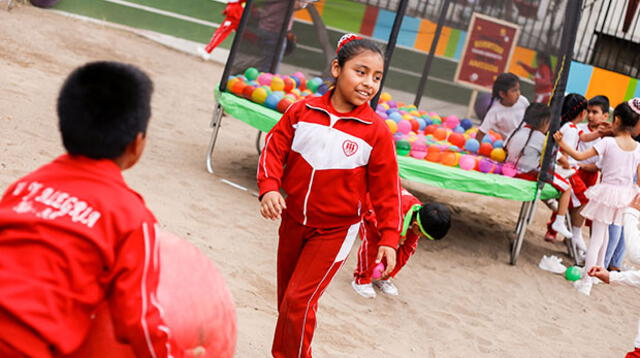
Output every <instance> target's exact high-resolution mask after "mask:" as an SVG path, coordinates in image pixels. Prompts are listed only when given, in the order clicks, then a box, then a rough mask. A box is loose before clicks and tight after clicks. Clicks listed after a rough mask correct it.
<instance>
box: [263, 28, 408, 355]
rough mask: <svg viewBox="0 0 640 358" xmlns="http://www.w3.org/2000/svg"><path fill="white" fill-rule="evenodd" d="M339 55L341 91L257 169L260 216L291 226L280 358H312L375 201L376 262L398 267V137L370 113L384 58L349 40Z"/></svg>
mask: <svg viewBox="0 0 640 358" xmlns="http://www.w3.org/2000/svg"><path fill="white" fill-rule="evenodd" d="M337 54H338V56H337V58H336V59H334V60H333V62H332V67H331V72H332V74H333V76H334V77H335V78H336V82H335V88H333V89H332V90H331V91H329V92H327V93H326V94H325V95H323V96H322V97H312V98H307V99H305V100H303V101H300V102H297V103H295V104H293V105H292V106H291V107H290V108H289V109H288V110H287V111H286V112H285V114H284V116H283V117H282V119H280V121H279V122H278V124H276V125H275V127H273V129H272V130H271V131H270V132H269V134H268V135H267V137H266V138H265V147H264V150H263V152H262V155H261V157H260V162H259V166H258V186H259V188H260V199H261V207H260V212H261V214H262V215H263V216H264V217H265V218H269V219H272V220H276V219H278V218H282V222H281V224H280V230H279V236H280V240H279V245H278V270H277V271H278V272H277V275H278V322H277V325H276V331H275V337H274V340H273V347H272V353H273V356H274V357H277V358H294V357H295V358H299V357H311V339H312V337H313V332H314V329H315V325H316V311H317V309H318V307H317V305H318V299H319V298H320V296H321V295H322V293H323V292H324V290H325V289H326V288H327V286H328V284H329V282H331V279H332V278H333V276H334V275H335V274H336V272H337V271H338V269H339V268H340V267H341V266H342V265H343V264H344V261H345V259H346V258H347V255H348V253H349V251H350V250H351V246H352V245H353V242H354V240H355V238H356V236H357V234H358V231H359V227H360V220H361V218H362V214H363V213H364V205H365V200H366V195H367V193H371V197H372V198H374V199H373V202H372V204H373V207H374V209H375V211H376V213H377V214H378V220H379V223H378V228H379V230H380V233H381V240H380V247H379V249H378V255H377V260H378V261H380V260H382V259H383V258H384V259H385V260H386V262H387V269H386V271H385V273H384V275H385V276H388V274H389V273H390V272H391V271H392V270H393V268H394V266H395V248H396V247H397V245H398V240H399V236H398V231H399V229H400V196H399V179H398V166H397V162H396V159H395V150H394V146H393V140H392V137H391V134H390V132H389V129H388V128H387V127H386V124H385V123H384V121H383V120H382V119H381V118H380V117H378V116H377V115H376V114H375V112H374V111H373V109H371V107H370V106H369V100H370V99H371V98H372V97H373V96H374V95H375V94H376V93H377V92H378V90H379V88H380V81H381V79H382V73H383V66H384V60H383V58H384V57H383V54H382V52H381V51H380V49H379V48H378V47H377V46H376V45H375V43H373V42H372V41H369V40H365V39H362V38H360V37H358V36H356V35H353V34H350V35H345V36H343V38H341V39H340V42H339V43H338V50H337ZM280 189H283V190H284V191H285V192H286V200H285V199H284V198H283V197H282V195H281V194H280V192H279V190H280Z"/></svg>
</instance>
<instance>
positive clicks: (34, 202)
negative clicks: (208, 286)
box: [0, 62, 184, 358]
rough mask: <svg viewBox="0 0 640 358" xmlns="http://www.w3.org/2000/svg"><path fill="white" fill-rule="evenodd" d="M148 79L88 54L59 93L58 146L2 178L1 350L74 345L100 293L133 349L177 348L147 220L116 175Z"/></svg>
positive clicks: (49, 353) (146, 108)
mask: <svg viewBox="0 0 640 358" xmlns="http://www.w3.org/2000/svg"><path fill="white" fill-rule="evenodd" d="M152 92H153V83H152V82H151V80H150V79H149V78H148V77H147V75H146V74H144V73H143V72H142V71H140V70H139V69H137V68H135V67H133V66H130V65H126V64H121V63H115V62H95V63H90V64H87V65H84V66H82V67H80V68H78V69H76V70H75V71H74V72H73V73H71V75H70V76H69V77H68V78H67V80H66V82H65V83H64V85H63V87H62V89H61V91H60V94H59V97H58V105H57V110H58V117H59V128H60V132H61V134H62V141H63V144H64V147H65V148H66V150H67V154H64V155H61V156H59V157H58V158H56V159H55V160H53V161H52V162H51V163H49V164H46V165H44V166H42V167H40V168H39V169H37V170H35V171H34V172H32V173H30V174H28V175H27V176H25V177H23V178H22V179H19V180H18V181H17V182H15V183H13V184H12V185H10V186H9V188H8V189H7V190H6V192H5V193H4V196H3V197H2V200H0V287H2V290H0V357H3V358H13V357H34V358H51V357H59V356H64V355H67V354H70V353H72V352H73V351H75V350H76V349H77V348H78V347H79V346H80V344H81V343H82V342H83V340H84V339H85V338H86V335H87V333H88V331H89V328H90V326H91V325H92V320H91V315H92V314H93V313H94V312H95V310H96V308H97V307H98V306H99V305H101V304H102V303H103V302H107V303H108V304H109V307H110V311H111V314H112V321H113V324H114V332H115V335H116V337H117V338H118V339H119V340H120V341H122V342H126V343H128V344H130V345H131V348H132V349H133V351H134V352H135V354H136V356H137V357H179V356H183V355H184V352H182V351H181V350H180V349H179V348H178V347H176V346H175V344H174V343H173V341H172V340H171V338H170V333H169V329H168V328H167V327H166V326H165V324H164V321H163V318H162V315H161V311H160V307H158V304H157V299H156V296H155V295H156V288H157V286H158V276H159V272H158V256H157V254H158V252H157V249H158V247H157V246H156V242H155V230H156V228H155V225H156V219H155V218H154V216H153V214H152V213H151V212H150V211H149V209H147V207H146V206H145V204H144V201H143V199H142V197H141V196H140V195H139V194H138V193H136V192H135V191H133V190H131V189H130V188H129V187H128V186H127V184H126V183H125V182H124V179H123V178H122V173H121V171H122V170H125V169H128V168H130V167H132V166H133V165H134V164H136V162H137V161H138V159H139V158H140V156H141V155H142V151H143V149H144V146H145V143H146V138H145V133H146V130H147V124H148V121H149V117H150V116H151V108H150V101H151V94H152Z"/></svg>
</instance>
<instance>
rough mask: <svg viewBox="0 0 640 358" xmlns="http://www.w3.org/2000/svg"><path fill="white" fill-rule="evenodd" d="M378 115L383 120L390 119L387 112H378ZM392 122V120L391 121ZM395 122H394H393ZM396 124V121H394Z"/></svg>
mask: <svg viewBox="0 0 640 358" xmlns="http://www.w3.org/2000/svg"><path fill="white" fill-rule="evenodd" d="M376 114H377V115H379V116H380V118H382V119H388V118H389V116H388V115H387V112H382V111H376ZM391 120H392V119H391ZM392 121H393V120H392ZM394 122H395V121H394Z"/></svg>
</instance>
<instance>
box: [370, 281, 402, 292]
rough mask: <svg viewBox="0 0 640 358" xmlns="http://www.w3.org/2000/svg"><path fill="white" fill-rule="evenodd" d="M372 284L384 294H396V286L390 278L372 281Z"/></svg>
mask: <svg viewBox="0 0 640 358" xmlns="http://www.w3.org/2000/svg"><path fill="white" fill-rule="evenodd" d="M373 284H374V285H375V286H376V287H377V288H379V289H380V291H382V293H384V294H385V295H390V296H397V295H398V288H397V287H396V285H394V284H393V282H391V279H388V280H380V281H373Z"/></svg>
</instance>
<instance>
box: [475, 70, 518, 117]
mask: <svg viewBox="0 0 640 358" xmlns="http://www.w3.org/2000/svg"><path fill="white" fill-rule="evenodd" d="M518 83H520V79H519V78H518V76H516V75H514V74H513V73H511V72H505V73H501V74H499V75H498V77H496V80H495V81H494V82H493V88H492V89H491V101H489V105H488V106H487V109H486V110H485V111H484V113H485V116H486V115H487V113H488V112H489V110H490V109H491V107H492V106H493V103H495V101H496V100H501V99H502V97H500V92H507V91H509V90H510V89H512V88H513V87H515V86H516V85H517V84H518ZM483 120H484V117H483V118H480V121H483Z"/></svg>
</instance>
